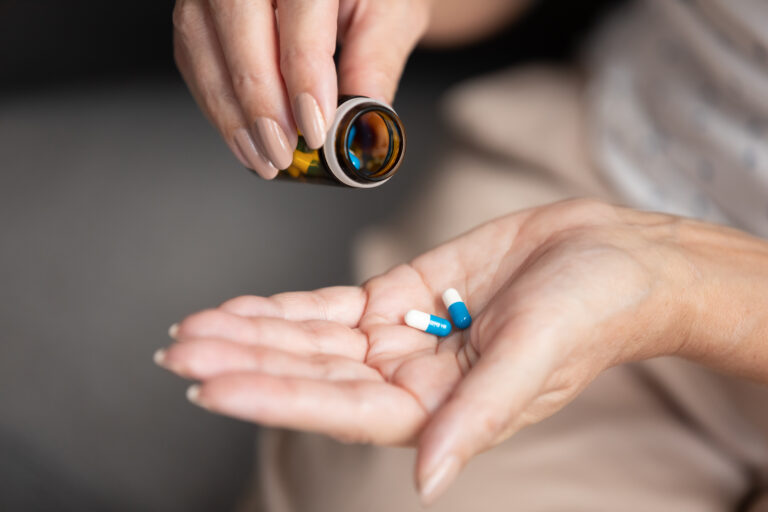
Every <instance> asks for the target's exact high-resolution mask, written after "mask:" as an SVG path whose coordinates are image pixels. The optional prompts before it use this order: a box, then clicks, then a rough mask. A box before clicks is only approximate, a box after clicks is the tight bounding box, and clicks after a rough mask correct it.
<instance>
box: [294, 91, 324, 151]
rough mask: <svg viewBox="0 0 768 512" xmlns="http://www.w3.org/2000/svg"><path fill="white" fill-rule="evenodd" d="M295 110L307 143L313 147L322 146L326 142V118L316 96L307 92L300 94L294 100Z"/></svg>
mask: <svg viewBox="0 0 768 512" xmlns="http://www.w3.org/2000/svg"><path fill="white" fill-rule="evenodd" d="M293 112H294V114H296V123H297V124H298V125H299V130H301V134H302V135H303V136H304V140H305V141H306V142H307V145H308V146H309V147H311V148H312V149H317V148H319V147H320V146H322V145H323V142H325V130H326V126H325V118H324V117H323V113H322V111H321V110H320V106H319V105H318V104H317V101H315V98H313V97H312V95H311V94H309V93H307V92H303V93H301V94H299V95H298V96H296V99H295V100H294V102H293Z"/></svg>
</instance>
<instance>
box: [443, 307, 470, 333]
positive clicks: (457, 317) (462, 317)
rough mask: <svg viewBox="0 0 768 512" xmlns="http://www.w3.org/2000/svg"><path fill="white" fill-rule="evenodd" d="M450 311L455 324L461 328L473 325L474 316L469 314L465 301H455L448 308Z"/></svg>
mask: <svg viewBox="0 0 768 512" xmlns="http://www.w3.org/2000/svg"><path fill="white" fill-rule="evenodd" d="M448 313H449V314H450V315H451V320H453V325H455V326H456V327H458V328H459V329H466V328H467V327H469V326H470V325H472V317H471V316H470V315H469V310H468V309H467V305H466V304H464V303H463V302H455V303H453V304H452V305H451V307H449V308H448Z"/></svg>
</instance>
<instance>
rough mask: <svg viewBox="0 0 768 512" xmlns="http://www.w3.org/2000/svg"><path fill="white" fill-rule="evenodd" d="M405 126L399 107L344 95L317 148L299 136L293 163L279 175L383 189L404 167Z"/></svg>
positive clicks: (288, 178)
mask: <svg viewBox="0 0 768 512" xmlns="http://www.w3.org/2000/svg"><path fill="white" fill-rule="evenodd" d="M404 154H405V128H404V127H403V123H402V121H401V120H400V118H399V117H398V115H397V114H396V113H395V111H394V110H393V109H392V107H390V106H389V105H387V104H386V103H383V102H381V101H378V100H374V99H371V98H365V97H361V96H354V97H345V98H342V100H341V101H340V103H339V106H338V108H337V109H336V116H335V118H334V121H333V123H332V124H331V127H330V129H329V130H328V133H327V135H326V139H325V143H324V144H323V146H322V147H321V148H320V149H318V150H313V149H310V148H309V147H308V146H307V145H306V143H305V142H304V139H303V137H301V134H299V142H298V146H297V148H296V151H295V152H294V154H293V162H292V163H291V165H290V167H288V168H287V169H285V170H282V171H280V172H279V173H278V175H277V179H281V180H291V181H297V182H308V183H321V184H328V185H338V186H346V187H353V188H373V187H378V186H380V185H382V184H384V183H386V182H387V181H389V179H390V178H392V176H394V174H395V173H396V172H397V171H398V169H399V168H400V164H401V163H402V161H403V156H404Z"/></svg>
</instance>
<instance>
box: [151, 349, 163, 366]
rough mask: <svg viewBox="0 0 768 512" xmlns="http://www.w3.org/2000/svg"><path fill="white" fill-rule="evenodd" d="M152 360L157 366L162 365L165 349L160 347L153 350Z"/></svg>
mask: <svg viewBox="0 0 768 512" xmlns="http://www.w3.org/2000/svg"><path fill="white" fill-rule="evenodd" d="M152 360H153V361H154V362H155V364H156V365H157V366H163V363H164V362H165V349H164V348H161V349H159V350H158V351H157V352H155V355H154V356H152Z"/></svg>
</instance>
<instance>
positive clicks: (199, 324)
mask: <svg viewBox="0 0 768 512" xmlns="http://www.w3.org/2000/svg"><path fill="white" fill-rule="evenodd" d="M221 318H222V313H221V312H219V311H216V310H215V309H206V310H204V311H200V312H198V313H193V314H192V315H190V316H188V317H187V318H185V319H184V320H183V321H182V322H181V323H180V324H179V333H183V334H187V335H194V334H196V333H199V332H203V331H206V330H208V329H209V328H210V327H211V326H212V325H215V324H216V323H218V322H219V321H220V319H221Z"/></svg>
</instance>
